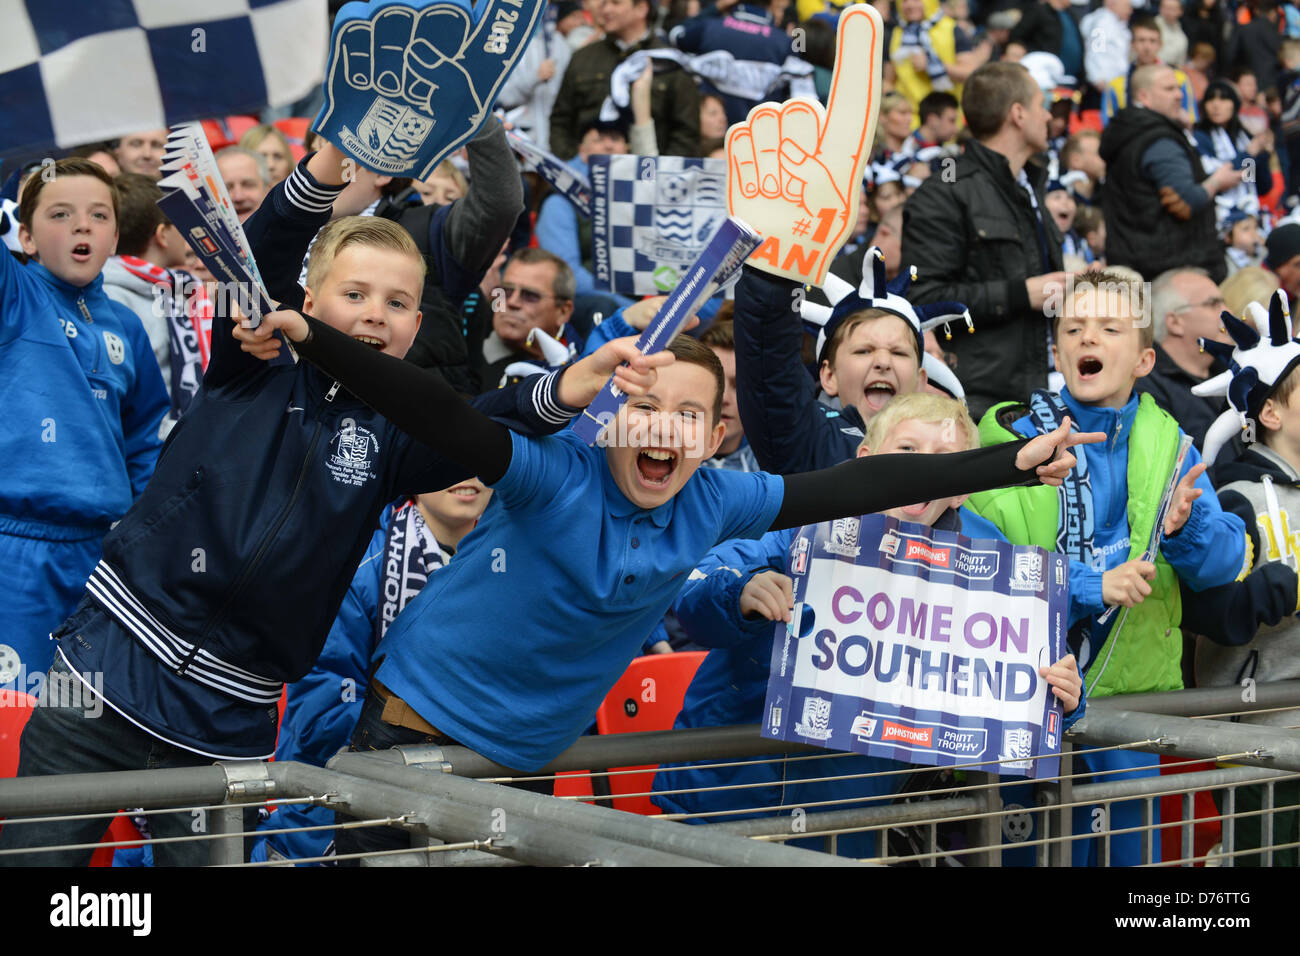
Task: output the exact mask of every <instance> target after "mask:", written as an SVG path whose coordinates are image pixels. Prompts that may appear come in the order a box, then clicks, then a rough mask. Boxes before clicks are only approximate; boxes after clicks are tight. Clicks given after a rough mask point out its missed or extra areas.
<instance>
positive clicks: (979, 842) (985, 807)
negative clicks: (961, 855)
mask: <svg viewBox="0 0 1300 956" xmlns="http://www.w3.org/2000/svg"><path fill="white" fill-rule="evenodd" d="M967 777H968V779H969V780H970V783H971V786H975V787H983V788H984V789H983V791H981V792H980V793H979V794H978V795H977V796H976V797H975V799H976V800H978V801H979V804H980V812H981V813H982V814H984V816H981V817H980V818H979V819H977V820H973V821H972V822H973V823H974V824H975V826H974V827H972V828H971V829H972V830H973V831H974V837H975V845H976V846H982V847H986V848H987V849H986V850H985V851H984V852H983V853H978V854H973V855H972V858H973V859H974V860H975V861H976V865H981V866H990V867H1000V866H1001V865H1002V817H1000V816H994V815H993V814H996V813H997V812H998V811H999V810H1001V809H1002V791H1001V790H999V789H998V788H997V786H995V785H996V784H997V782H998V777H997V774H993V773H988V772H987V771H978V772H970V771H968V772H967Z"/></svg>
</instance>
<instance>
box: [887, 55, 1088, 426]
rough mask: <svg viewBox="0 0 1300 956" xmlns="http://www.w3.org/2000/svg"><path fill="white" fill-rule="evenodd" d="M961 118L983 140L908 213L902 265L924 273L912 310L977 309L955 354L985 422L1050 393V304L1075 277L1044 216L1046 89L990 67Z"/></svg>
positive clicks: (969, 89)
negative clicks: (998, 411) (1040, 162)
mask: <svg viewBox="0 0 1300 956" xmlns="http://www.w3.org/2000/svg"><path fill="white" fill-rule="evenodd" d="M962 109H963V111H964V112H965V114H966V123H967V125H968V126H969V127H970V131H971V133H972V134H973V136H974V138H973V139H972V140H971V141H970V142H969V143H967V144H966V151H965V153H963V155H962V156H961V158H960V159H958V160H957V162H956V165H955V166H954V167H952V168H950V169H943V170H940V172H939V174H938V175H934V176H931V177H930V178H929V179H927V180H926V181H925V182H924V183H922V184H921V188H920V189H918V190H917V191H916V193H915V195H913V196H912V198H911V199H909V200H908V201H907V204H906V205H905V206H904V207H903V256H902V259H903V261H904V262H912V263H916V266H917V270H918V275H917V281H916V284H915V285H914V286H913V295H912V297H913V301H915V302H917V303H918V304H923V303H927V302H940V301H944V300H952V301H956V302H964V303H965V304H966V305H967V307H968V308H969V309H970V313H971V316H972V318H973V319H974V320H975V334H974V335H966V334H964V333H961V332H956V333H954V335H953V338H952V340H951V341H950V342H946V343H944V347H945V348H947V349H950V350H951V351H952V352H954V353H956V355H957V374H958V376H960V378H961V381H962V385H963V386H964V387H965V389H966V400H967V403H968V404H969V405H970V409H971V414H972V415H974V416H975V417H976V418H978V417H979V416H980V415H982V414H983V413H984V412H985V411H986V410H987V409H988V408H989V406H991V405H993V404H994V403H995V402H998V401H1002V400H1004V399H1015V400H1020V401H1023V400H1024V399H1025V398H1026V397H1027V396H1028V395H1029V393H1030V392H1031V391H1032V390H1033V389H1035V388H1042V387H1044V386H1045V385H1047V372H1048V348H1047V345H1048V335H1049V333H1050V323H1049V322H1048V321H1047V320H1046V317H1045V315H1044V305H1045V304H1050V302H1051V301H1053V300H1054V299H1055V297H1056V296H1058V295H1059V290H1061V289H1063V287H1064V283H1065V280H1066V276H1067V273H1065V272H1062V271H1060V270H1061V265H1062V263H1061V233H1060V231H1059V230H1058V229H1057V228H1056V223H1055V222H1053V221H1052V217H1051V216H1050V215H1046V214H1044V213H1043V212H1042V207H1043V190H1044V187H1045V186H1046V179H1047V176H1046V172H1045V171H1044V170H1043V169H1042V168H1041V167H1039V166H1037V165H1034V164H1030V163H1028V162H1027V161H1028V160H1029V158H1030V157H1031V156H1034V155H1036V154H1038V153H1041V152H1042V151H1043V150H1045V149H1046V148H1047V121H1048V118H1049V114H1048V112H1047V110H1046V109H1045V108H1044V106H1043V92H1042V90H1040V89H1039V88H1038V86H1037V85H1036V84H1035V83H1034V81H1033V80H1032V79H1031V78H1030V76H1029V72H1028V71H1027V70H1026V69H1025V68H1024V67H1022V66H1020V65H1019V64H1015V63H989V64H987V65H985V66H982V67H980V68H979V69H978V70H976V71H975V73H973V74H972V75H971V78H970V79H969V80H967V81H966V86H965V89H964V90H963V93H962Z"/></svg>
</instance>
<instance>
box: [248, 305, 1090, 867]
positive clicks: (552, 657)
mask: <svg viewBox="0 0 1300 956" xmlns="http://www.w3.org/2000/svg"><path fill="white" fill-rule="evenodd" d="M274 329H283V330H284V331H285V333H286V334H287V335H288V337H289V338H290V339H291V340H292V341H294V342H295V343H299V344H298V348H299V352H300V354H301V355H302V356H303V357H304V358H306V359H308V360H309V361H311V362H313V363H316V364H317V365H319V367H320V368H322V369H323V370H327V371H328V373H329V374H331V375H337V376H340V377H341V378H342V379H343V380H345V381H347V383H348V387H349V388H350V389H352V390H353V391H354V392H355V393H356V394H357V395H359V396H360V397H361V398H362V399H363V400H364V401H366V402H368V403H370V404H372V405H373V406H375V407H376V408H380V409H384V410H385V411H387V412H389V414H390V416H391V418H392V420H393V421H394V422H396V423H397V424H399V425H400V426H401V427H402V428H405V429H407V430H408V431H409V432H410V433H411V434H412V435H413V436H415V437H416V438H417V439H418V440H420V441H422V442H427V443H429V444H430V445H432V446H434V447H438V448H439V449H440V450H441V451H442V452H443V453H444V454H446V455H448V456H449V457H452V458H454V459H456V460H457V461H460V462H462V463H464V464H465V465H466V466H467V467H469V468H470V469H472V470H473V471H474V472H475V473H476V474H478V475H479V477H480V478H481V479H482V480H483V482H484V483H485V484H487V485H490V486H492V487H493V488H494V492H495V493H494V495H493V500H492V503H491V504H490V505H489V506H488V510H487V512H486V513H485V514H484V516H483V520H482V521H481V522H480V523H479V526H478V527H477V528H476V529H475V530H474V531H473V532H472V533H471V534H470V535H468V536H467V537H466V538H465V540H464V542H463V543H462V547H461V550H460V553H459V555H458V556H457V559H456V560H455V561H454V562H452V563H451V564H450V565H449V566H448V567H447V568H445V569H443V570H442V571H440V572H439V573H438V574H437V575H436V576H435V577H434V579H433V580H432V581H431V582H430V583H429V584H428V586H426V587H425V588H424V590H423V591H421V592H420V594H419V595H418V596H417V597H416V598H415V600H414V601H413V602H412V603H411V605H410V606H409V607H408V608H407V609H406V611H405V612H403V614H402V615H401V616H400V617H399V618H398V619H397V621H395V622H394V624H393V626H392V628H391V629H390V630H389V632H388V635H387V636H386V637H385V639H384V640H385V643H384V646H383V648H382V650H383V653H384V660H383V662H382V663H381V664H380V665H379V667H378V669H377V670H376V671H375V674H374V677H373V678H372V681H371V691H370V694H369V695H368V696H367V700H366V704H365V706H364V708H363V710H362V715H361V719H360V722H359V724H358V726H357V730H356V733H355V734H354V735H353V738H352V743H353V747H354V748H355V749H358V750H362V749H380V748H385V747H391V746H395V745H398V744H407V743H417V742H435V743H442V744H447V743H449V742H459V743H462V744H464V745H466V746H469V747H471V748H473V749H475V750H477V751H478V752H480V753H482V754H484V755H486V756H488V757H490V758H491V759H493V760H495V761H497V762H499V763H502V764H505V765H506V766H509V767H514V768H517V769H520V770H525V771H533V770H537V769H539V768H541V767H543V766H545V764H546V763H547V762H548V761H549V760H551V759H552V758H553V757H554V756H555V755H557V754H558V753H560V752H561V751H562V750H563V749H564V748H565V747H567V746H568V745H569V744H571V743H572V742H573V741H574V740H576V739H577V738H578V736H579V735H581V733H582V732H583V730H584V729H585V728H586V727H587V725H588V724H589V723H590V721H591V718H592V715H593V714H594V713H595V711H596V708H597V707H598V706H599V704H600V701H601V700H602V699H603V697H604V695H605V694H606V692H607V691H608V690H609V688H610V687H611V686H612V685H613V683H614V682H615V680H617V678H618V677H619V675H620V674H622V672H623V670H624V669H625V668H626V666H627V664H628V662H629V661H630V660H631V659H632V657H634V656H635V655H636V654H637V653H638V651H639V650H640V648H641V644H642V641H643V640H644V638H645V635H646V634H647V633H649V632H650V630H651V628H652V627H653V626H654V624H655V623H656V622H657V621H658V620H659V619H660V618H661V617H662V616H663V614H664V612H665V611H666V610H667V608H668V606H669V604H670V603H671V601H672V600H673V598H674V597H675V596H676V594H677V592H678V590H679V589H680V587H681V585H682V583H684V577H685V575H686V574H687V573H688V572H689V571H690V570H691V568H693V567H694V566H695V564H696V563H697V562H698V561H699V559H700V558H702V557H703V556H704V554H705V553H706V552H707V551H708V549H709V548H711V547H713V546H714V545H716V544H718V543H719V542H721V541H724V540H727V539H729V538H734V537H757V536H759V535H760V534H762V533H763V532H765V531H767V530H768V529H769V528H772V527H776V528H782V527H793V526H797V525H803V524H808V523H815V522H817V521H821V520H825V519H828V518H831V517H836V516H843V515H857V514H862V513H864V512H868V511H876V510H880V509H882V508H887V507H891V506H894V505H897V504H898V503H899V502H901V501H906V500H911V499H912V498H915V497H918V496H925V497H941V496H944V495H951V494H955V493H961V492H964V491H965V490H966V489H967V488H970V487H976V486H983V485H988V484H992V485H997V484H1005V483H1008V482H1016V483H1019V482H1022V481H1025V480H1026V479H1027V478H1029V477H1030V476H1031V475H1033V474H1035V472H1034V471H1032V470H1022V467H1018V466H1023V469H1033V468H1034V465H1035V463H1036V462H1039V461H1043V460H1045V459H1046V458H1048V457H1050V456H1051V455H1052V454H1053V453H1054V452H1055V450H1056V448H1057V446H1058V445H1061V446H1062V447H1065V445H1064V443H1065V442H1067V441H1069V442H1070V443H1078V442H1080V441H1088V440H1090V437H1091V436H1074V438H1072V439H1067V437H1066V432H1065V430H1061V431H1060V432H1059V433H1058V434H1057V435H1054V436H1052V437H1051V438H1050V439H1049V440H1048V441H1046V442H1042V443H1038V444H1033V443H1031V444H1030V445H1027V446H1024V447H1023V448H1021V449H1018V450H1016V451H1013V452H1010V453H1008V452H998V450H997V449H984V450H979V451H972V452H964V453H962V454H961V455H960V456H955V457H951V458H949V459H935V460H934V462H933V467H931V468H929V469H926V470H925V471H922V472H920V473H914V472H916V469H915V468H914V464H915V459H906V458H904V457H903V456H888V455H885V456H878V457H874V458H867V459H862V460H859V461H852V462H846V463H844V464H843V465H840V466H838V467H836V468H833V469H828V470H826V471H824V472H815V473H812V474H805V475H793V476H789V477H785V478H781V477H778V476H775V475H769V474H765V473H763V472H753V473H743V472H732V471H723V470H721V469H704V470H699V466H700V463H701V462H702V461H703V460H704V459H706V458H708V457H711V456H712V454H713V453H714V452H715V451H716V449H717V446H718V444H719V443H720V442H721V441H722V437H723V432H724V430H725V426H724V425H723V424H722V423H721V421H720V420H719V418H720V409H721V403H722V395H723V389H724V378H723V373H722V367H721V365H720V363H719V362H718V359H717V356H715V355H714V354H713V352H712V351H711V350H709V349H708V348H707V347H706V346H703V345H701V344H700V343H698V342H696V341H695V340H694V339H691V338H689V337H687V336H679V337H678V338H677V339H676V340H674V342H673V343H672V344H671V345H670V346H669V349H668V351H669V352H671V353H672V355H673V356H674V357H675V358H676V360H677V361H675V362H673V363H672V364H667V365H664V366H663V367H661V368H660V369H659V372H658V377H657V379H656V381H655V382H654V385H653V389H652V390H651V391H649V392H647V393H646V394H644V395H641V396H638V397H635V398H631V399H629V400H628V402H627V404H626V405H624V407H623V409H622V411H621V412H620V414H619V417H618V418H617V419H616V420H615V422H614V423H613V424H612V425H611V426H610V433H611V435H612V436H613V439H614V443H613V444H611V445H610V447H608V448H605V449H602V448H599V447H589V446H587V445H586V444H585V443H584V442H583V441H582V440H581V439H579V438H577V437H576V436H575V435H574V434H573V433H572V432H571V431H569V432H564V433H562V434H560V435H555V436H549V437H546V438H540V439H531V438H525V437H522V436H518V435H514V434H512V433H511V432H509V431H507V430H506V429H504V428H501V427H500V426H499V425H497V424H495V423H493V422H490V421H488V420H486V419H485V418H484V417H483V416H482V415H481V414H479V413H478V412H476V411H475V410H474V409H472V408H470V407H468V406H466V405H465V403H464V402H463V401H461V399H460V398H459V397H458V396H457V395H456V394H455V393H454V392H452V391H451V390H450V389H449V388H448V387H446V386H445V385H444V384H443V383H441V382H438V381H436V380H434V379H432V378H424V379H416V378H415V376H414V374H413V373H412V370H410V369H409V368H406V367H404V366H403V364H402V363H400V362H395V361H392V360H391V358H388V357H386V356H382V355H377V354H375V353H374V352H373V351H371V350H367V349H364V348H361V347H360V346H358V344H357V343H356V342H353V341H351V340H349V338H348V337H347V336H346V335H341V334H339V333H338V332H337V331H336V330H334V329H332V328H330V327H329V326H327V325H325V324H323V323H321V322H319V321H318V320H315V319H304V317H303V316H301V315H299V314H295V313H292V312H288V311H282V312H277V313H274V314H273V315H271V316H268V317H267V318H266V319H265V320H264V322H263V327H262V328H260V329H258V330H256V331H255V332H249V331H246V330H241V332H240V337H241V338H243V339H244V340H245V343H246V347H247V348H250V349H251V350H253V351H254V352H255V354H259V355H262V356H263V357H269V356H270V355H272V354H274V353H275V352H276V351H277V347H276V343H275V341H274V340H272V339H270V337H269V336H270V333H271V331H272V330H274ZM664 357H665V356H663V354H662V353H660V354H659V355H658V356H654V358H657V359H663V358H664ZM616 381H618V380H617V379H616ZM620 387H621V386H620ZM624 390H625V391H626V390H627V389H624ZM1040 437H1041V436H1040ZM995 452H997V453H996V454H995ZM1017 456H1019V457H1017ZM1073 462H1074V458H1073V456H1072V455H1068V454H1066V455H1062V456H1061V457H1060V459H1059V460H1057V461H1054V462H1053V463H1052V464H1051V465H1050V466H1043V467H1040V468H1038V469H1037V472H1036V474H1037V475H1038V476H1039V477H1041V478H1043V479H1044V480H1048V481H1054V480H1057V479H1058V478H1059V477H1061V476H1063V475H1064V474H1066V473H1067V472H1068V469H1069V467H1070V466H1071V465H1072V464H1073ZM503 595H509V596H510V598H511V599H510V600H502V597H503ZM520 604H526V605H527V606H528V607H529V609H530V614H529V619H530V621H532V622H535V623H534V624H532V626H529V627H527V628H524V629H521V628H520V627H519V619H518V615H517V612H516V608H517V607H518V606H519V605H520ZM356 832H357V831H342V832H340V833H339V836H338V849H339V853H340V854H343V853H344V852H353V851H355V850H357V849H358V848H359V847H361V846H364V848H366V849H376V848H380V847H388V846H391V845H392V844H393V839H392V838H395V839H396V841H397V842H398V843H399V844H400V843H401V842H402V839H403V838H402V835H401V834H400V833H395V834H388V833H385V834H383V835H382V836H381V837H378V838H369V839H368V842H367V843H366V844H358V843H356V842H354V841H355V839H356ZM383 837H390V839H384V838H383ZM345 838H346V839H347V840H348V841H349V842H348V843H347V844H346V847H345Z"/></svg>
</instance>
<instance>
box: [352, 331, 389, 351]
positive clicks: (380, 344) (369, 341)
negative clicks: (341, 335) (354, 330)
mask: <svg viewBox="0 0 1300 956" xmlns="http://www.w3.org/2000/svg"><path fill="white" fill-rule="evenodd" d="M352 337H353V338H354V339H356V340H357V341H358V342H360V343H361V344H362V345H369V346H370V347H371V348H372V349H375V350H376V351H378V352H382V351H383V350H384V347H385V346H386V345H387V344H388V343H387V342H385V341H383V339H378V338H375V337H374V336H373V335H354V336H352Z"/></svg>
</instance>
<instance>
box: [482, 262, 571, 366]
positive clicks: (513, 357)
mask: <svg viewBox="0 0 1300 956" xmlns="http://www.w3.org/2000/svg"><path fill="white" fill-rule="evenodd" d="M574 285H575V282H574V277H573V270H572V269H570V268H569V264H568V263H567V262H565V261H564V260H563V259H561V258H560V257H559V256H557V255H554V254H553V253H550V252H547V251H546V250H545V249H520V250H519V251H518V252H516V253H515V254H514V255H513V256H511V258H510V261H509V262H508V263H507V264H506V268H505V272H504V273H503V274H502V277H501V284H500V285H499V286H498V287H497V288H496V289H494V290H493V292H492V297H491V300H490V304H491V306H492V334H491V335H489V336H488V337H487V339H486V340H485V341H484V342H483V361H484V363H485V365H486V368H485V369H484V371H483V372H482V374H481V381H482V387H484V388H494V387H496V384H497V383H498V382H499V381H500V380H501V374H502V373H503V372H504V371H505V369H506V366H508V365H510V364H511V363H513V362H521V361H537V360H538V359H542V358H544V357H543V355H542V350H541V348H540V347H539V346H538V345H537V344H536V343H535V342H534V343H533V344H532V345H530V344H529V343H528V335H529V333H531V332H532V331H533V329H539V330H541V331H542V332H545V333H546V334H547V335H549V336H551V337H552V338H556V339H561V340H565V341H567V338H568V336H567V335H566V334H564V333H563V332H562V330H564V326H565V324H566V323H567V322H568V321H569V316H571V315H572V314H573V296H574ZM574 344H576V345H580V344H581V343H574ZM543 364H545V363H543Z"/></svg>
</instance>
